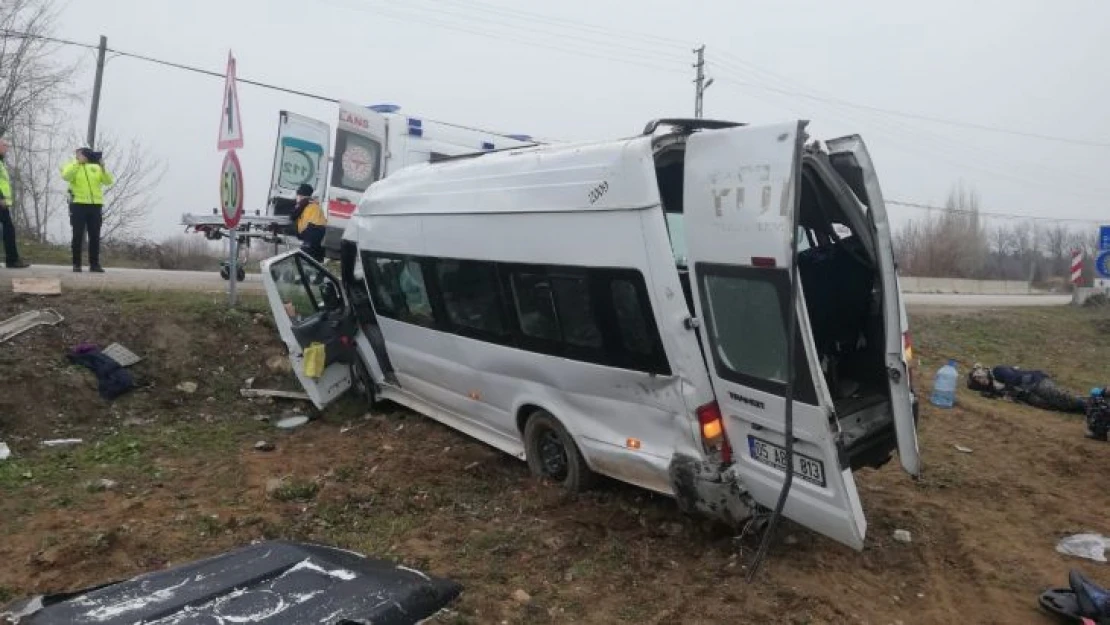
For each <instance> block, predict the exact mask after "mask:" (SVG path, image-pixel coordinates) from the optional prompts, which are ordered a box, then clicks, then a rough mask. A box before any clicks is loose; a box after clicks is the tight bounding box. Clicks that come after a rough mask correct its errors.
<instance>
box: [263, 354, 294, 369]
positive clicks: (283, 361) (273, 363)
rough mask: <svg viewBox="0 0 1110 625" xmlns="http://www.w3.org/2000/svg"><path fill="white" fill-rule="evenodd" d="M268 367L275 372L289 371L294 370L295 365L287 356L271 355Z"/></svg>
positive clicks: (268, 359) (267, 362) (267, 363)
mask: <svg viewBox="0 0 1110 625" xmlns="http://www.w3.org/2000/svg"><path fill="white" fill-rule="evenodd" d="M266 368H267V369H269V370H270V371H273V372H274V373H289V372H291V371H292V370H293V365H292V364H291V363H290V362H289V359H288V358H286V357H285V356H270V357H269V358H267V359H266Z"/></svg>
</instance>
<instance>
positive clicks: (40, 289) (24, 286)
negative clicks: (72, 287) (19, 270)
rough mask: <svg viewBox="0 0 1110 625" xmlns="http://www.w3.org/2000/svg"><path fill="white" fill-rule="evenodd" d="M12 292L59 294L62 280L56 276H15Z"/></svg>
mask: <svg viewBox="0 0 1110 625" xmlns="http://www.w3.org/2000/svg"><path fill="white" fill-rule="evenodd" d="M12 293H20V294H22V295H61V294H62V281H61V280H59V279H57V278H15V279H13V280H12Z"/></svg>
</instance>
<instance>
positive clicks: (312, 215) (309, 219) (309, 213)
mask: <svg viewBox="0 0 1110 625" xmlns="http://www.w3.org/2000/svg"><path fill="white" fill-rule="evenodd" d="M327 223H328V220H327V218H326V217H324V210H323V209H322V208H320V203H319V202H309V203H308V205H307V206H305V207H304V210H303V211H301V216H300V217H298V218H297V234H300V233H302V232H304V231H305V228H308V227H309V226H310V225H313V226H326V225H327Z"/></svg>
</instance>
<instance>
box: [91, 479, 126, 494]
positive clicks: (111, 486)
mask: <svg viewBox="0 0 1110 625" xmlns="http://www.w3.org/2000/svg"><path fill="white" fill-rule="evenodd" d="M117 486H119V482H117V481H115V480H110V479H108V478H106V477H102V478H100V479H99V480H95V481H92V482H89V491H91V492H94V493H99V492H103V491H106V490H115V488H116V487H117Z"/></svg>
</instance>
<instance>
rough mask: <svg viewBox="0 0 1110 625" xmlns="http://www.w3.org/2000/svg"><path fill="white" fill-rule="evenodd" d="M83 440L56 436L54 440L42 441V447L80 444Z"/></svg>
mask: <svg viewBox="0 0 1110 625" xmlns="http://www.w3.org/2000/svg"><path fill="white" fill-rule="evenodd" d="M83 442H85V441H84V440H82V439H80V438H56V439H54V440H49V441H43V442H42V446H43V447H70V446H72V445H80V444H81V443H83Z"/></svg>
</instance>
